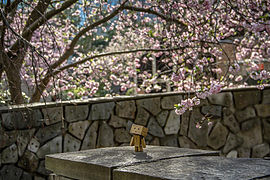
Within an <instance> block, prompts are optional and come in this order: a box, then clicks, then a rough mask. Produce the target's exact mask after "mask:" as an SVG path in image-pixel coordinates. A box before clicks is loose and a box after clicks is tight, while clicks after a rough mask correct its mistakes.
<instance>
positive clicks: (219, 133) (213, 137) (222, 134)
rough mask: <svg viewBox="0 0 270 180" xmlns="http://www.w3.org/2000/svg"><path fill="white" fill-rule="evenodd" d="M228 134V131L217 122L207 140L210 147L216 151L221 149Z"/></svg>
mask: <svg viewBox="0 0 270 180" xmlns="http://www.w3.org/2000/svg"><path fill="white" fill-rule="evenodd" d="M228 133H229V131H228V129H227V128H226V127H225V126H223V125H222V124H221V123H220V122H217V123H216V125H215V127H214V128H213V130H212V132H211V134H210V135H209V137H208V139H207V144H208V146H210V147H211V148H213V149H215V150H217V149H219V148H221V147H222V146H224V145H225V142H226V139H227V135H228Z"/></svg>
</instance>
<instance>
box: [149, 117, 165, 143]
mask: <svg viewBox="0 0 270 180" xmlns="http://www.w3.org/2000/svg"><path fill="white" fill-rule="evenodd" d="M147 128H148V133H149V134H151V135H153V136H156V137H160V138H162V137H164V136H165V134H164V132H163V129H162V128H161V127H160V126H159V124H158V123H157V121H156V119H155V118H154V117H151V118H150V120H149V123H148V126H147Z"/></svg>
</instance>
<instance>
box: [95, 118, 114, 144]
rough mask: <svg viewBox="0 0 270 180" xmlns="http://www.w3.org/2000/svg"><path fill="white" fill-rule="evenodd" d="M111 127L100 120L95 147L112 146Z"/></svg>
mask: <svg viewBox="0 0 270 180" xmlns="http://www.w3.org/2000/svg"><path fill="white" fill-rule="evenodd" d="M113 137H114V135H113V129H112V128H111V127H110V126H109V125H108V124H107V123H106V122H104V121H103V122H102V124H101V125H100V127H99V135H98V142H97V147H112V146H114V138H113Z"/></svg>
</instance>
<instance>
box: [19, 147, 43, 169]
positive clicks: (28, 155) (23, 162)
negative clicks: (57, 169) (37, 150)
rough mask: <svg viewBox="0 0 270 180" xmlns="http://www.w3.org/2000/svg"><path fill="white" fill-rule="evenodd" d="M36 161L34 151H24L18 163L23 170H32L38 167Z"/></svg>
mask: <svg viewBox="0 0 270 180" xmlns="http://www.w3.org/2000/svg"><path fill="white" fill-rule="evenodd" d="M38 163H39V162H38V157H37V156H36V155H35V154H34V153H32V152H30V151H25V153H24V155H23V156H22V158H21V159H20V161H19V163H18V165H19V167H21V168H23V169H24V170H27V171H30V172H34V171H36V170H37V168H38Z"/></svg>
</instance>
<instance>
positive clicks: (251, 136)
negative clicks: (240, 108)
mask: <svg viewBox="0 0 270 180" xmlns="http://www.w3.org/2000/svg"><path fill="white" fill-rule="evenodd" d="M252 124H253V126H252V128H250V129H249V130H247V131H240V132H239V133H238V134H237V135H238V136H240V137H241V138H242V139H243V140H244V142H243V144H242V147H246V148H252V147H253V146H255V145H257V144H262V142H263V137H262V128H261V122H260V119H254V122H252Z"/></svg>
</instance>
